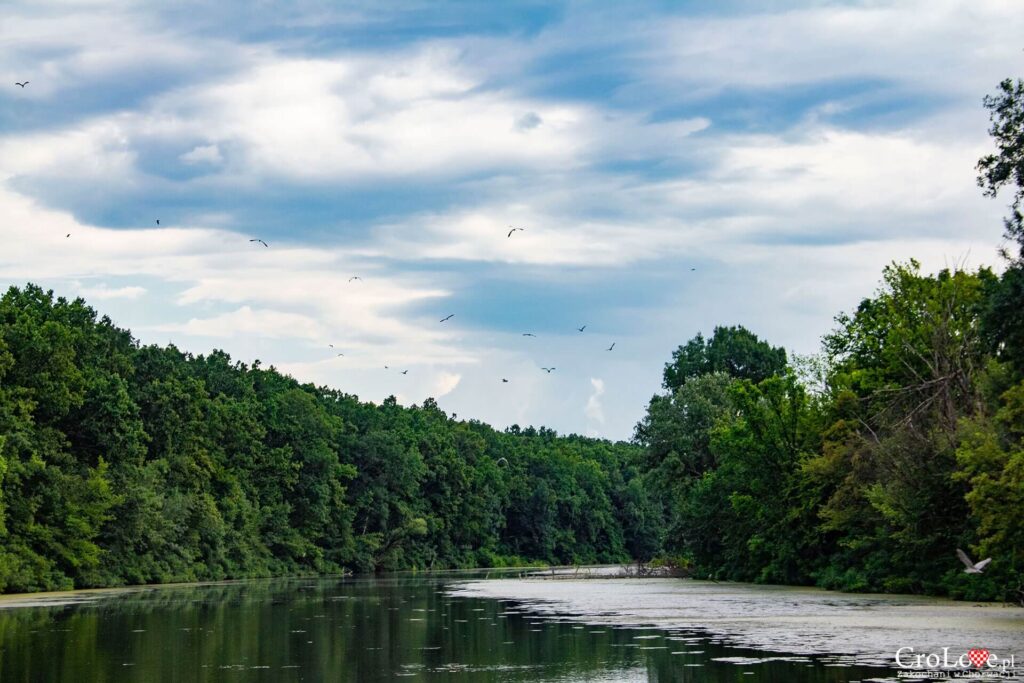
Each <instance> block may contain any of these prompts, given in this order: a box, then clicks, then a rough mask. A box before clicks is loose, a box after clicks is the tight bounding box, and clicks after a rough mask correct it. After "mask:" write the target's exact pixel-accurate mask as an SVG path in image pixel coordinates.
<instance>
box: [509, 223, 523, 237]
mask: <svg viewBox="0 0 1024 683" xmlns="http://www.w3.org/2000/svg"><path fill="white" fill-rule="evenodd" d="M508 227H510V228H512V226H511V225H510V226H508ZM525 229H526V228H512V229H511V230H509V231H508V234H507V235H506V237H511V236H512V233H514V232H515V231H516V230H518V231H519V232H523V231H524V230H525Z"/></svg>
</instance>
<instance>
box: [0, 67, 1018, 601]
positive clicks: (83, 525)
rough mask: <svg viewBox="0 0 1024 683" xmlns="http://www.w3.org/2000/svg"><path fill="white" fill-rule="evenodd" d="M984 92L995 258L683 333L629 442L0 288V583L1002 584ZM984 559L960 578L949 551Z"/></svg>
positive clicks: (1008, 427) (1004, 425)
mask: <svg viewBox="0 0 1024 683" xmlns="http://www.w3.org/2000/svg"><path fill="white" fill-rule="evenodd" d="M985 104H986V106H987V107H988V109H989V111H990V113H991V118H992V128H991V131H990V132H991V134H992V136H993V139H994V141H995V142H996V146H997V151H996V153H994V154H992V155H990V156H987V157H985V158H983V159H981V160H980V162H979V164H978V171H979V184H980V185H981V187H982V189H983V191H984V192H985V193H986V194H988V195H990V196H993V197H995V196H997V195H998V194H999V193H1000V191H1001V190H1003V189H1004V188H1006V189H1009V191H1010V192H1012V193H1013V199H1012V204H1011V206H1010V215H1009V216H1008V217H1007V219H1006V221H1005V232H1006V237H1007V245H1008V246H1007V247H1006V249H1005V264H1004V265H1005V267H1004V268H1003V269H1002V272H1001V273H997V272H995V271H993V270H991V269H988V268H980V269H978V270H976V271H973V272H972V271H967V270H963V269H950V270H943V271H941V272H938V273H935V274H927V273H923V272H922V270H921V268H920V266H919V265H918V264H917V263H915V262H913V261H911V262H907V263H894V264H892V265H891V266H889V267H888V268H886V269H885V271H884V273H883V274H882V279H881V284H880V286H879V288H878V290H877V291H876V292H875V293H874V294H873V295H871V296H870V297H868V298H865V299H864V300H863V301H861V302H860V304H859V305H857V306H856V308H855V309H854V310H852V311H851V312H849V313H844V314H840V315H838V316H837V317H836V324H835V328H834V329H833V330H832V331H831V332H830V333H829V334H827V335H826V336H825V338H824V340H823V344H822V352H821V353H820V354H817V355H815V356H810V357H793V356H791V355H789V354H787V352H786V351H785V350H784V349H782V348H779V347H775V346H772V345H771V344H770V343H769V342H767V341H765V340H762V339H760V338H758V337H757V336H756V335H755V334H753V333H752V332H750V331H749V330H747V329H745V328H743V327H741V326H733V327H718V328H716V329H714V330H713V331H712V333H711V334H710V336H708V337H707V338H705V337H704V336H702V335H697V336H696V337H695V338H693V339H692V340H690V341H689V342H687V343H686V344H684V345H682V346H680V347H679V348H678V349H677V350H676V351H675V352H674V353H673V354H672V357H671V359H670V360H669V362H668V363H667V364H666V366H665V370H664V375H663V377H664V385H663V391H662V392H661V393H659V394H658V395H656V396H654V397H653V398H652V399H651V402H650V405H649V406H648V409H647V412H646V415H645V416H644V418H643V419H642V420H641V422H640V423H639V424H638V425H637V427H636V432H635V435H634V438H633V440H632V442H619V443H612V442H609V441H606V440H600V439H591V438H584V437H580V436H575V435H569V436H559V435H558V434H556V433H555V432H553V431H552V430H549V429H545V428H533V427H529V428H525V429H523V428H519V427H511V428H509V429H507V430H505V431H497V430H495V429H492V428H491V427H488V426H487V425H484V424H482V423H480V422H476V421H472V420H470V421H464V420H463V421H459V420H456V419H454V418H453V417H450V416H448V415H446V414H445V413H444V412H443V411H442V410H440V408H439V407H438V406H437V404H436V403H435V402H434V401H433V400H430V399H428V400H427V401H425V402H424V403H423V404H422V405H418V406H411V407H403V406H400V405H398V404H397V402H396V401H395V400H394V399H388V400H386V401H384V402H383V403H382V404H380V405H374V404H371V403H367V402H362V401H360V400H358V399H357V398H356V397H354V396H352V395H349V394H346V393H345V392H343V391H339V390H335V389H331V388H327V387H320V386H314V385H311V384H300V383H299V382H297V381H295V380H294V379H292V378H290V377H287V376H285V375H283V374H281V373H280V372H278V371H277V370H275V369H274V368H273V367H268V368H264V367H263V366H262V365H261V364H260V363H259V362H256V363H253V364H252V365H246V364H244V363H240V362H237V361H233V360H232V359H231V358H229V357H228V356H227V355H226V354H225V353H223V352H220V351H213V352H211V353H209V354H208V355H192V354H190V353H186V352H183V351H181V350H179V349H177V348H175V347H174V346H173V345H172V346H166V347H159V346H152V345H142V344H140V343H139V342H138V341H137V340H136V339H135V338H134V337H133V336H132V335H131V333H130V332H129V331H127V330H123V329H120V328H118V327H117V326H115V325H114V324H113V323H112V321H111V320H109V319H108V318H106V317H102V316H100V315H99V314H98V313H97V312H96V311H94V310H93V309H91V308H90V307H89V306H88V305H87V304H86V302H84V301H82V300H81V299H76V300H71V301H69V300H67V299H65V298H61V297H58V296H55V295H54V293H52V292H49V291H44V290H43V289H41V288H40V287H38V286H35V285H31V284H29V285H26V286H23V287H12V288H10V289H9V290H8V291H7V292H6V293H5V294H4V295H3V297H2V298H0V591H3V592H22V591H39V590H54V589H68V588H81V587H94V586H118V585H125V584H143V583H156V582H175V581H197V580H212V579H227V578H242V577H264V576H276V575H291V574H304V573H336V572H342V571H354V572H371V571H384V570H395V569H412V568H416V569H423V570H429V569H441V568H448V567H499V566H516V565H524V564H531V563H552V564H575V563H611V562H626V561H630V560H641V561H654V562H660V563H667V564H671V565H672V566H674V567H677V568H679V569H681V570H682V571H684V572H686V573H688V574H690V575H692V576H697V577H701V578H714V579H731V580H743V581H758V582H772V583H787V584H805V585H818V586H823V587H826V588H837V589H842V590H851V591H889V592H911V593H928V594H942V595H950V596H953V597H958V598H965V599H972V600H982V599H993V600H1012V601H1019V600H1022V599H1024V217H1022V209H1024V206H1022V202H1024V81H1016V82H1014V81H1010V80H1007V81H1004V82H1003V83H1002V84H1001V86H1000V91H999V92H998V93H997V94H996V95H994V96H991V97H989V98H986V100H985ZM958 547H959V548H963V549H965V550H967V552H968V553H970V554H971V555H972V557H974V558H975V559H981V558H984V557H989V556H991V557H992V558H994V559H993V561H992V563H991V565H989V567H988V568H987V570H986V572H985V573H984V574H983V575H968V574H965V573H963V571H962V569H963V568H962V566H961V565H960V564H959V562H958V561H957V559H956V556H955V549H956V548H958Z"/></svg>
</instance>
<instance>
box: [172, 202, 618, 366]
mask: <svg viewBox="0 0 1024 683" xmlns="http://www.w3.org/2000/svg"><path fill="white" fill-rule="evenodd" d="M157 223H159V221H157ZM525 230H526V228H514V227H512V226H509V231H508V234H506V235H505V237H506V238H510V237H512V234H513V233H516V232H524V231H525ZM249 241H250V242H258V243H260V244H262V245H263V246H264V247H266V246H268V245H267V243H266V242H264V241H263V240H261V239H251V240H249ZM362 279H363V278H361V277H359V276H358V275H353V276H352V277H350V278H349V279H348V281H349V282H350V283H351V282H353V281H355V280H359V281H362ZM454 317H455V314H454V313H449V314H448V315H446V316H445V317H443V318H441V319H440V320H439V321H438V323H446V322H448V321H449V320H451V319H452V318H454ZM585 329H587V326H586V325H581V326H579V327H577V328H576V331H577V332H583V330H585ZM522 336H524V337H534V338H536V337H537V335H535V334H534V333H533V332H523V333H522ZM615 344H616V342H612V345H611V346H609V347H608V348H607V349H605V350H606V351H614V350H615ZM327 346H328V347H329V348H331V349H333V348H334V344H328V345H327ZM344 355H345V354H344V353H338V354H337V357H343V356H344ZM384 369H385V370H389V369H390V366H388V365H385V366H384ZM541 370H543V371H544V372H545V373H547V374H549V375H550V374H551V373H552V372H554V371H555V370H557V368H555V367H553V366H552V367H541ZM399 374H402V375H407V374H409V370H408V369H406V370H402V371H401V372H400V373H399ZM501 383H502V384H508V383H509V380H508V378H507V377H502V378H501Z"/></svg>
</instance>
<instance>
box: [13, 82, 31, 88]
mask: <svg viewBox="0 0 1024 683" xmlns="http://www.w3.org/2000/svg"><path fill="white" fill-rule="evenodd" d="M14 85H20V86H21V87H22V88H24V87H25V86H26V85H28V81H25V82H24V83H18V82H17V81H15V82H14Z"/></svg>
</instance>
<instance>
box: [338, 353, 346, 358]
mask: <svg viewBox="0 0 1024 683" xmlns="http://www.w3.org/2000/svg"><path fill="white" fill-rule="evenodd" d="M344 355H345V354H343V353H339V354H338V355H337V357H338V358H341V357H342V356H344Z"/></svg>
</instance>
